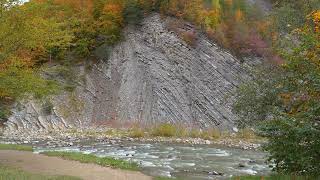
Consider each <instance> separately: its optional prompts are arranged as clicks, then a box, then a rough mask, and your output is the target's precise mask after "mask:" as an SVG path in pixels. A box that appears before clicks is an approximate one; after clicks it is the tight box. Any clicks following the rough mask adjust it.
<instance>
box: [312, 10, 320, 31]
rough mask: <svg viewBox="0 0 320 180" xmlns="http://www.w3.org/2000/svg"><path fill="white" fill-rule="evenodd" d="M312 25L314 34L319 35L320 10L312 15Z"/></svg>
mask: <svg viewBox="0 0 320 180" xmlns="http://www.w3.org/2000/svg"><path fill="white" fill-rule="evenodd" d="M313 23H314V24H315V32H316V33H320V10H318V11H316V12H314V13H313Z"/></svg>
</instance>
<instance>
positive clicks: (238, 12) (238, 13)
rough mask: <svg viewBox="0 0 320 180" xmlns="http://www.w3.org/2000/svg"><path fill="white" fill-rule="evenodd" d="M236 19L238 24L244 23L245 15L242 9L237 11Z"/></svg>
mask: <svg viewBox="0 0 320 180" xmlns="http://www.w3.org/2000/svg"><path fill="white" fill-rule="evenodd" d="M234 18H235V20H236V22H242V21H243V18H244V16H243V13H242V11H241V10H240V9H237V11H236V13H235V17H234Z"/></svg>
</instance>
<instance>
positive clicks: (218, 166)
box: [35, 141, 271, 180]
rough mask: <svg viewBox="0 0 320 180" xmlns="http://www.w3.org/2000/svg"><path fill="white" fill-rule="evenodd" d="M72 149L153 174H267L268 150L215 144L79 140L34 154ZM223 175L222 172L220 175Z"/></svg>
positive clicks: (202, 179) (201, 178) (188, 179)
mask: <svg viewBox="0 0 320 180" xmlns="http://www.w3.org/2000/svg"><path fill="white" fill-rule="evenodd" d="M43 151H69V152H82V153H86V154H94V155H97V156H99V157H114V158H118V159H123V160H127V161H134V162H137V163H138V164H139V165H140V167H141V168H142V171H143V172H144V173H145V174H147V175H151V176H165V177H178V178H181V179H184V180H207V179H229V178H230V177H232V176H238V175H267V174H270V172H271V170H270V168H269V166H268V165H267V164H265V160H266V155H267V154H266V153H264V152H260V151H251V150H241V149H233V148H226V147H222V146H221V147H220V146H216V145H182V144H165V143H153V144H150V143H141V142H125V143H123V142H122V143H118V142H116V141H115V142H112V143H110V142H80V143H78V144H77V145H72V146H68V147H54V146H48V145H47V144H44V143H42V144H41V143H39V144H38V145H36V147H35V153H39V152H43ZM219 174H220V175H219Z"/></svg>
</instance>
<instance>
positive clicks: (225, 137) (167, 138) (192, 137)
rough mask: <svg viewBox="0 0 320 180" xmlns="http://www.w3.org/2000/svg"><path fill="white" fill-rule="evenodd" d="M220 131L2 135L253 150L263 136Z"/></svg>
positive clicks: (54, 141)
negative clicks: (212, 146)
mask: <svg viewBox="0 0 320 180" xmlns="http://www.w3.org/2000/svg"><path fill="white" fill-rule="evenodd" d="M237 131H238V132H233V131H220V130H218V129H207V130H201V129H192V128H191V129H188V128H183V127H181V126H175V125H171V124H161V125H158V126H154V127H152V128H151V127H150V128H138V127H134V128H129V129H113V128H88V129H69V130H60V131H51V132H42V133H41V132H29V133H25V132H24V133H16V134H15V133H10V134H5V135H4V136H3V137H2V138H3V139H4V140H6V141H11V142H15V143H24V144H32V143H33V142H39V141H45V142H47V143H48V144H50V145H56V146H68V145H70V146H71V145H73V144H74V143H75V142H80V141H85V140H88V139H91V140H92V141H110V142H111V143H112V142H113V141H121V142H126V141H137V142H151V143H152V142H164V143H169V144H170V143H171V144H190V145H196V144H199V145H201V144H202V145H221V146H226V147H232V148H240V149H244V150H249V149H252V150H257V149H259V148H260V147H261V144H263V143H265V142H266V139H264V138H262V137H259V136H257V135H256V133H255V132H254V131H253V130H252V129H243V130H237Z"/></svg>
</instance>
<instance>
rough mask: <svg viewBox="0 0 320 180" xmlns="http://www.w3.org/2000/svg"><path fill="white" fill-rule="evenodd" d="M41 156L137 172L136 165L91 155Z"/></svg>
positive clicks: (68, 153) (52, 153)
mask: <svg viewBox="0 0 320 180" xmlns="http://www.w3.org/2000/svg"><path fill="white" fill-rule="evenodd" d="M41 154H44V155H47V156H54V157H60V158H63V159H66V160H73V161H78V162H81V163H91V164H97V165H100V166H104V167H112V168H119V169H125V170H133V171H137V170H139V167H138V165H137V164H136V163H133V162H127V161H124V160H117V159H114V158H109V157H103V158H101V157H97V156H95V155H91V154H82V153H74V152H43V153H41Z"/></svg>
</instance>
